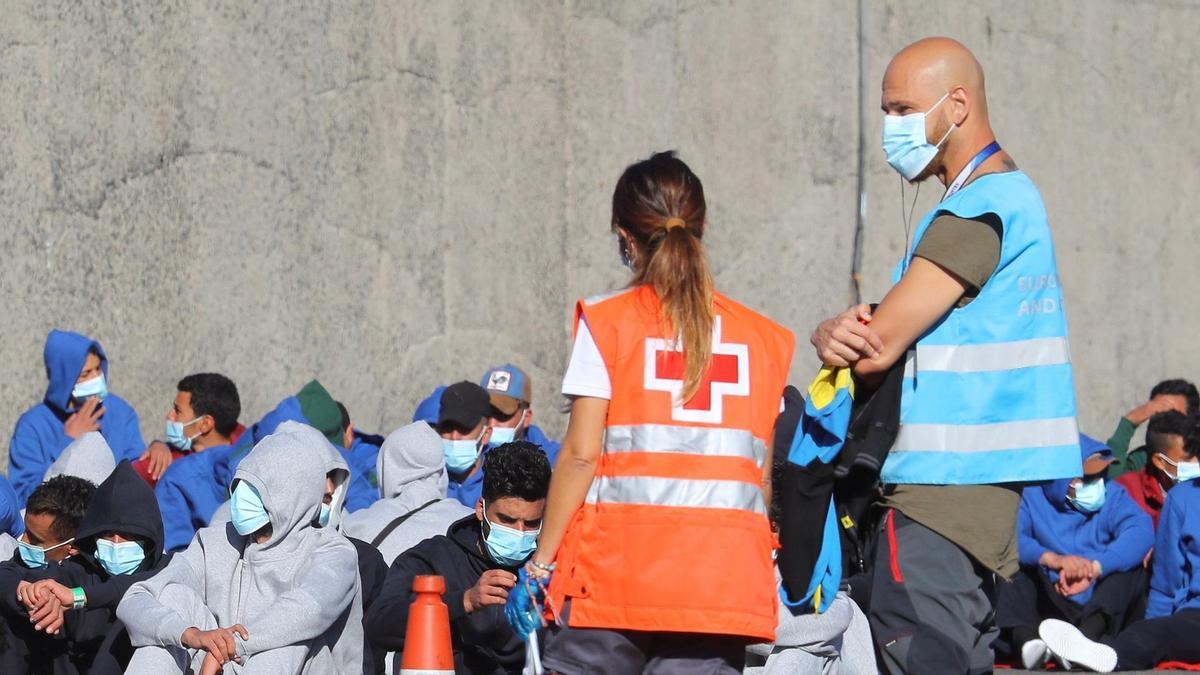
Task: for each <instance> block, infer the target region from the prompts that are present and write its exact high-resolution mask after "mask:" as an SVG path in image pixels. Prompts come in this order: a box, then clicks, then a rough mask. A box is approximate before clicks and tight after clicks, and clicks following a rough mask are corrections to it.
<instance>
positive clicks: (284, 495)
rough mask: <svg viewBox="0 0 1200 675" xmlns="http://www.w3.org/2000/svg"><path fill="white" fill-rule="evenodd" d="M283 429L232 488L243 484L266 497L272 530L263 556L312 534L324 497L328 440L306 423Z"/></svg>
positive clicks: (249, 459)
mask: <svg viewBox="0 0 1200 675" xmlns="http://www.w3.org/2000/svg"><path fill="white" fill-rule="evenodd" d="M280 427H281V428H280V429H277V430H276V431H275V433H273V434H271V435H270V436H267V437H266V438H264V439H263V440H262V441H261V442H259V444H258V445H256V446H254V449H253V450H251V451H250V454H248V455H246V458H245V459H243V460H242V461H241V463H240V464H238V468H237V472H236V473H234V475H233V483H232V484H231V487H233V485H235V484H236V483H237V481H240V480H244V481H246V482H247V483H250V485H252V486H254V489H256V490H258V494H259V495H260V496H261V497H262V501H263V506H265V507H266V509H267V515H268V516H269V517H270V519H271V527H272V533H271V538H270V539H268V540H267V541H266V542H265V543H264V544H263V545H262V547H261V548H262V550H264V551H265V550H281V549H288V550H290V549H292V548H294V546H291V545H287V543H286V542H287V541H288V540H292V539H293V538H296V537H303V536H304V534H305V531H306V530H312V529H313V522H314V521H315V520H316V518H317V514H318V512H319V511H320V506H321V500H322V498H323V496H324V494H325V472H326V468H325V466H326V459H327V456H326V455H325V447H326V446H328V444H329V442H328V440H326V438H325V436H324V435H323V434H321V432H319V431H317V430H316V429H313V428H312V427H310V426H307V425H304V424H299V423H296V424H289V425H286V428H282V427H284V425H280ZM229 527H231V528H232V527H233V526H232V525H230V526H229ZM297 545H298V543H297Z"/></svg>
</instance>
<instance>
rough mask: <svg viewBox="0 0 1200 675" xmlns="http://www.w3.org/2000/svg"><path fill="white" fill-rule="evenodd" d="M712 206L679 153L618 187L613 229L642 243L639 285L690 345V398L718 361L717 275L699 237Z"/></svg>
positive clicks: (627, 176) (686, 382)
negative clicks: (714, 347) (715, 347)
mask: <svg viewBox="0 0 1200 675" xmlns="http://www.w3.org/2000/svg"><path fill="white" fill-rule="evenodd" d="M706 211H707V205H706V204H705V201H704V186H703V185H702V184H701V183H700V179H699V178H698V177H697V176H696V174H694V173H692V170H691V169H690V168H688V166H687V164H684V163H683V161H681V160H680V159H678V158H677V157H675V154H674V153H673V152H660V153H658V154H656V155H654V156H652V157H650V159H647V160H643V161H641V162H638V163H636V164H633V165H631V166H629V167H628V168H626V169H625V173H623V174H622V175H621V178H620V179H619V180H618V181H617V185H616V188H615V190H614V191H613V220H612V224H613V227H614V229H615V228H620V229H621V230H624V231H625V233H626V234H627V235H629V237H630V238H631V239H632V240H633V241H634V242H635V243H636V248H637V251H636V253H637V255H636V257H635V260H634V265H633V267H634V278H633V281H632V284H633V285H635V286H636V285H648V286H650V287H652V288H653V289H654V292H655V294H656V295H657V296H658V300H659V303H660V304H661V306H662V317H661V318H662V319H663V320H664V323H665V325H664V326H663V328H664V329H665V332H666V334H667V335H672V336H675V337H677V338H678V340H679V343H680V345H679V346H682V348H683V356H684V376H683V392H682V400H683V401H687V400H688V399H690V398H691V397H692V396H693V395H695V393H696V392H697V391H698V390H699V389H700V383H701V381H702V380H703V379H704V375H705V374H706V371H707V370H708V365H709V361H710V360H711V359H712V327H713V281H712V274H711V273H710V272H709V270H708V261H707V259H706V258H705V255H704V247H703V246H702V245H701V243H700V239H701V237H702V236H704V228H705V226H706V225H707V222H706Z"/></svg>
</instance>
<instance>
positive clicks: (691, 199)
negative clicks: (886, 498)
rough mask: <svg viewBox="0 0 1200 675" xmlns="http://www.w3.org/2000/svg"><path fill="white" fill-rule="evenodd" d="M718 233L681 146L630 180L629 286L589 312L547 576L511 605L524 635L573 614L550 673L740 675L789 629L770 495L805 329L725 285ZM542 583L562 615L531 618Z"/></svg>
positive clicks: (622, 188) (554, 505) (633, 170)
mask: <svg viewBox="0 0 1200 675" xmlns="http://www.w3.org/2000/svg"><path fill="white" fill-rule="evenodd" d="M709 226H710V223H709V220H708V202H707V200H706V197H705V192H704V185H703V182H702V181H701V180H700V177H699V176H697V175H696V174H695V172H693V171H692V169H691V167H689V166H688V165H687V164H686V163H685V162H684V161H682V160H681V159H679V158H678V157H677V156H676V155H675V153H674V152H670V151H668V152H659V153H655V154H653V155H651V156H650V157H649V158H647V159H644V160H641V161H638V162H635V163H633V164H631V165H629V166H627V167H626V168H625V170H624V171H623V172H622V173H621V175H620V177H619V178H618V179H617V181H616V183H615V186H614V188H613V192H612V211H611V214H610V219H609V227H610V228H611V230H612V233H613V235H614V236H615V238H616V241H615V242H614V243H616V244H617V247H618V252H619V253H620V255H621V257H622V259H623V262H625V264H626V265H627V266H628V267H630V279H629V285H628V286H627V287H626V288H624V289H621V290H618V291H615V292H611V293H604V294H601V295H597V296H593V297H590V298H587V299H583V300H580V301H579V302H577V303H576V305H575V340H574V346H573V347H572V350H571V358H570V361H569V364H568V366H567V370H566V373H565V375H564V377H563V383H562V390H561V391H562V393H563V394H564V395H565V396H567V397H569V399H570V401H571V417H570V421H569V422H568V425H567V433H566V437H565V438H564V439H563V447H562V449H561V450H560V451H559V452H560V461H559V462H558V466H557V467H556V469H555V472H554V477H553V479H552V480H551V488H550V494H549V498H548V499H547V504H546V524H545V527H544V528H543V530H542V535H541V537H540V539H539V540H538V549H537V552H536V553H534V555H533V557H532V558H531V559H530V561H529V563H528V564H527V565H525V566H524V567H523V568H522V569H521V576H522V580H523V581H524V580H526V579H528V580H530V583H528V584H527V583H520V584H518V585H517V587H516V588H515V589H514V590H513V593H512V595H511V596H510V600H509V605H508V607H507V608H506V609H507V611H508V615H509V619H510V621H511V622H512V625H513V626H514V628H515V629H516V630H518V631H519V632H520V634H521V636H522V637H527V636H529V635H530V634H531V632H532V630H533V629H534V628H535V627H540V624H541V619H542V618H547V617H557V618H560V619H561V620H562V623H561V625H556V626H555V627H552V628H550V629H549V630H548V631H546V633H545V640H544V642H543V646H544V653H543V656H542V662H543V664H544V665H545V667H546V669H547V670H548V671H557V672H561V673H564V674H565V675H574V674H578V673H666V672H689V673H690V672H703V673H729V674H731V675H732V674H734V673H741V672H742V668H743V666H744V665H745V661H746V649H745V648H746V645H747V644H750V643H752V642H762V641H769V640H773V639H774V638H775V634H776V633H775V632H776V628H777V626H778V624H779V620H778V616H777V614H778V605H779V602H778V600H777V598H778V597H779V595H778V585H777V584H776V581H775V568H774V564H773V561H772V559H771V552H772V549H773V545H772V537H771V527H770V523H769V521H768V520H767V515H766V504H767V503H768V502H769V501H770V500H769V496H770V470H771V464H772V460H771V457H772V451H771V438H772V432H773V427H774V424H775V420H776V418H777V417H778V416H779V412H780V403H781V399H782V397H783V394H784V388H785V387H786V385H787V373H788V369H789V367H790V364H791V360H792V354H793V351H794V342H795V339H794V337H793V335H792V333H791V331H789V330H788V329H786V328H784V327H783V326H781V325H779V324H777V323H776V322H774V321H772V320H771V319H770V318H768V317H766V316H763V315H762V314H759V313H758V312H755V311H754V310H752V309H750V308H748V307H745V306H744V305H742V304H740V303H738V302H737V301H736V300H734V299H732V298H730V297H729V296H727V295H725V294H723V293H721V292H719V291H718V290H716V289H715V288H714V280H713V277H712V274H711V272H710V270H709V267H708V262H707V256H706V252H705V249H706V247H705V243H704V241H705V240H704V237H705V236H706V232H708V231H709ZM734 227H736V226H734ZM533 580H537V581H538V582H539V583H540V584H544V585H545V586H546V587H547V593H546V594H545V597H544V602H542V603H541V604H542V605H543V606H544V607H545V608H546V609H547V610H548V611H549V612H550V614H548V615H547V614H543V615H542V616H541V617H538V616H537V615H536V611H530V608H531V606H532V604H533V603H532V601H533V600H535V598H533V597H531V595H533V594H531V593H530V592H529V590H530V588H531V585H530V584H532V583H533ZM534 594H536V595H542V594H541V591H540V587H538V588H537V589H535V593H534ZM530 619H532V621H530ZM555 623H556V624H558V623H559V622H557V621H556V622H555Z"/></svg>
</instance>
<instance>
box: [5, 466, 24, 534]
mask: <svg viewBox="0 0 1200 675" xmlns="http://www.w3.org/2000/svg"><path fill="white" fill-rule="evenodd" d="M0 532H6V533H8V534H10V535H12V537H13V539H16V538H17V537H19V536H21V534H22V533H23V532H25V519H24V518H22V517H21V506H20V504H18V503H17V493H15V492H13V489H12V485H9V483H8V479H7V478H5V477H4V476H0Z"/></svg>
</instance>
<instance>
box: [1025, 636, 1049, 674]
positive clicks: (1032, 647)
mask: <svg viewBox="0 0 1200 675" xmlns="http://www.w3.org/2000/svg"><path fill="white" fill-rule="evenodd" d="M1049 659H1050V650H1049V649H1047V648H1046V643H1045V642H1044V641H1042V640H1039V639H1037V638H1034V639H1032V640H1030V641H1029V642H1026V643H1025V644H1023V645H1021V663H1022V664H1024V665H1025V670H1036V669H1038V668H1041V667H1042V666H1044V665H1046V662H1047V661H1048V660H1049Z"/></svg>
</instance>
